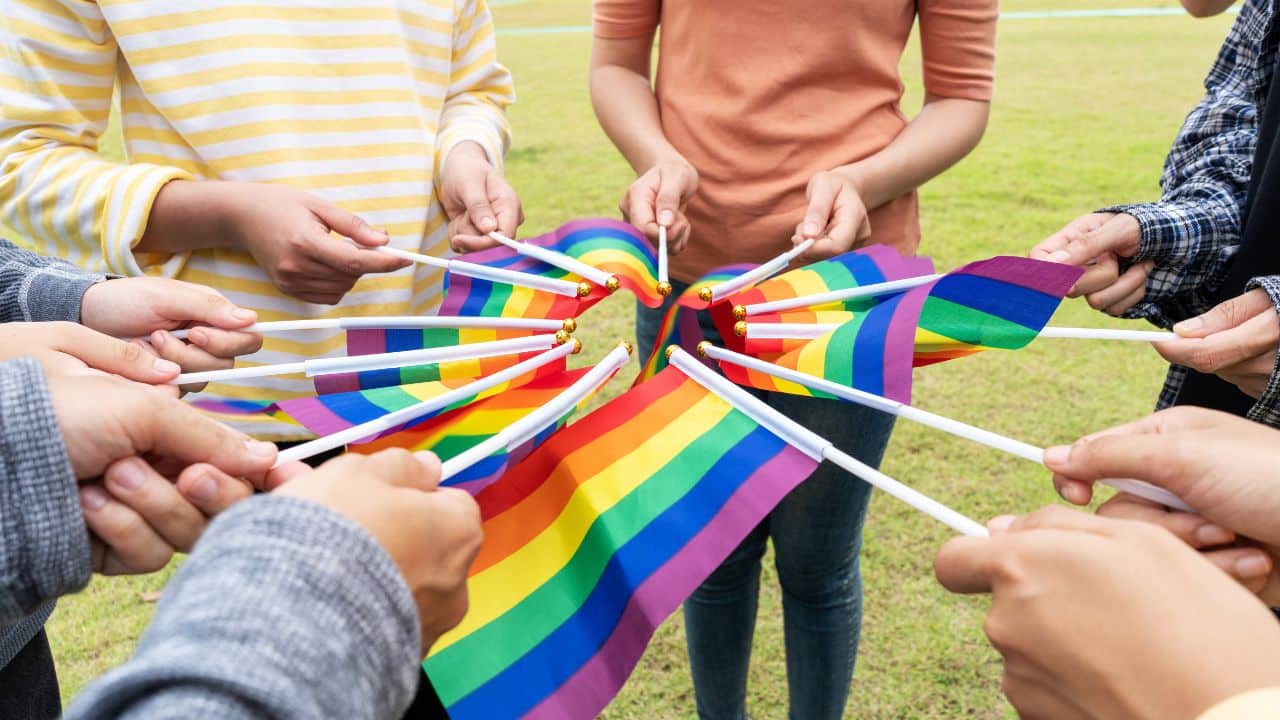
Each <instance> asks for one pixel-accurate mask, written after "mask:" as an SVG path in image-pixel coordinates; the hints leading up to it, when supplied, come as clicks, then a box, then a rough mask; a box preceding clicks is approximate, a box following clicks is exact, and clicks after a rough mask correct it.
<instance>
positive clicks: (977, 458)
mask: <svg viewBox="0 0 1280 720" xmlns="http://www.w3.org/2000/svg"><path fill="white" fill-rule="evenodd" d="M1004 5H1005V7H1004V9H1005V10H1037V9H1068V8H1086V7H1087V8H1098V7H1135V6H1137V7H1170V6H1173V3H1172V2H1169V1H1163V2H1153V1H1152V0H1135V1H1133V2H1129V1H1127V0H1104V1H1090V2H1084V1H1083V0H1006V2H1005V3H1004ZM495 12H496V14H497V16H498V24H499V27H500V28H507V29H514V28H520V27H537V26H581V25H585V24H587V23H588V22H589V20H590V10H589V3H587V2H586V1H585V0H531V1H529V2H506V3H502V4H500V5H498V6H497V7H496V9H495ZM1229 23H1230V20H1229V18H1216V19H1212V20H1207V21H1195V20H1191V19H1189V18H1186V17H1139V18H1101V19H1066V20H1064V19H1058V20H1016V21H1008V22H1006V23H1004V24H1003V26H1002V27H1001V29H1000V39H999V45H1000V47H999V70H998V90H997V99H996V102H995V106H994V109H993V112H992V120H991V126H990V129H989V130H988V132H987V136H986V139H985V141H984V142H983V144H982V146H981V147H980V148H979V149H978V150H977V152H975V153H974V154H973V156H972V157H970V158H969V159H968V160H966V161H965V162H964V163H963V164H962V165H960V166H959V167H957V168H956V169H955V170H953V171H952V172H950V173H949V174H948V175H947V176H946V177H944V178H942V179H940V180H938V181H936V182H934V183H932V184H930V185H929V186H928V187H926V188H924V190H923V192H922V206H923V221H924V229H925V241H924V245H923V247H922V251H923V252H926V253H928V254H931V255H932V256H933V257H934V258H935V260H936V261H937V263H938V266H939V267H941V268H948V267H952V266H955V265H957V264H960V263H962V262H965V261H969V260H974V259H979V258H983V257H988V256H991V255H994V254H1000V253H1011V254H1022V253H1025V252H1026V251H1027V249H1028V248H1030V246H1031V245H1032V244H1034V243H1035V242H1036V241H1038V240H1040V239H1041V238H1043V237H1044V236H1045V235H1047V234H1048V233H1050V232H1052V231H1053V230H1056V229H1057V228H1058V227H1059V226H1061V225H1062V224H1063V223H1064V222H1066V221H1067V220H1068V219H1070V218H1072V217H1074V216H1075V215H1077V214H1079V213H1081V212H1085V211H1088V210H1091V209H1093V208H1095V207H1098V206H1100V205H1103V204H1107V203H1111V202H1120V201H1130V200H1142V199H1149V198H1151V197H1153V196H1154V195H1155V194H1156V193H1157V187H1156V181H1157V179H1158V177H1159V171H1160V165H1161V162H1162V160H1163V156H1164V153H1165V151H1166V150H1167V149H1168V145H1169V142H1170V140H1171V139H1172V137H1173V135H1174V133H1175V131H1176V130H1177V127H1178V125H1179V124H1180V122H1181V119H1182V117H1183V115H1184V114H1185V113H1186V111H1187V109H1189V108H1190V106H1191V105H1192V104H1193V103H1194V102H1195V100H1196V99H1197V98H1198V97H1199V94H1200V81H1201V78H1202V77H1203V75H1204V73H1205V71H1206V70H1207V68H1208V66H1209V63H1210V62H1211V60H1212V58H1213V55H1214V52H1215V51H1216V48H1217V46H1218V44H1219V43H1220V41H1221V39H1222V37H1223V35H1224V34H1225V33H1226V30H1227V27H1228V25H1229ZM589 42H590V38H589V36H588V35H586V34H583V33H565V34H557V35H531V34H509V35H503V37H501V38H500V54H501V57H502V58H503V60H504V61H505V62H506V63H507V64H508V65H509V66H510V67H511V68H512V69H513V71H514V72H515V77H516V82H517V86H518V89H519V92H520V102H519V103H518V104H517V106H516V107H515V109H514V110H513V112H512V120H513V123H514V126H515V131H516V141H515V147H514V148H513V149H512V151H511V154H510V159H509V165H508V168H509V174H510V176H511V178H512V180H513V182H514V183H515V185H516V186H517V188H519V190H520V191H521V193H522V195H523V197H524V202H525V208H526V212H527V214H528V218H529V220H528V224H527V226H526V229H527V230H528V231H534V230H541V229H546V228H551V227H554V226H556V225H558V224H559V223H561V222H563V221H565V220H567V219H570V218H574V217H580V216H587V215H601V214H606V215H608V214H613V213H614V212H616V210H615V208H616V202H617V198H618V195H619V193H620V192H621V190H622V189H623V188H624V187H625V186H626V184H627V183H628V181H629V179H630V174H629V171H628V169H627V167H626V165H625V164H624V163H623V162H622V161H621V160H620V159H619V158H618V157H617V155H616V153H615V152H614V151H613V149H612V147H611V146H610V145H609V143H608V141H607V139H606V138H605V137H604V135H603V134H602V133H601V132H600V130H599V129H598V128H597V126H596V123H595V120H594V117H593V116H592V113H591V108H590V104H589V102H588V99H587V95H586V91H585V88H586V58H587V52H588V48H589ZM903 74H904V76H905V77H906V78H907V86H908V98H907V100H906V102H905V107H907V108H909V109H910V108H915V107H917V106H918V104H919V98H920V87H919V80H918V77H919V60H918V48H917V46H915V45H914V44H913V45H912V46H911V48H909V50H908V52H907V58H906V60H904V62H903ZM114 145H115V144H114V143H113V146H114ZM1060 314H1061V317H1059V318H1058V319H1057V320H1058V322H1059V323H1060V324H1067V323H1070V324H1081V325H1103V324H1108V325H1114V324H1116V323H1114V322H1111V321H1104V319H1103V318H1101V317H1100V316H1098V315H1096V314H1094V313H1093V312H1092V311H1090V310H1089V308H1088V307H1087V306H1085V305H1083V304H1082V303H1078V302H1077V303H1070V304H1068V305H1067V306H1066V307H1065V308H1064V309H1063V310H1062V312H1061V313H1060ZM631 315H632V311H631V308H630V306H629V304H628V303H627V302H625V301H624V300H622V299H616V300H611V301H610V302H609V303H607V304H605V305H603V306H601V307H600V308H598V309H596V310H594V311H593V312H592V313H591V314H590V315H589V316H588V317H587V318H585V319H584V321H583V323H582V330H581V331H580V333H579V334H580V336H581V337H582V338H583V340H584V342H586V344H587V348H588V353H586V354H585V355H586V357H585V359H586V360H590V359H593V358H595V357H599V355H601V354H602V353H603V352H604V351H605V350H607V349H608V348H610V347H612V346H613V344H614V342H616V340H618V339H621V338H626V337H629V336H630V331H629V328H630V323H631ZM1162 371H1163V365H1162V363H1161V361H1160V359H1159V358H1158V357H1157V356H1156V355H1155V354H1154V353H1153V352H1151V351H1150V350H1148V349H1146V348H1144V347H1141V346H1134V345H1129V344H1112V345H1107V344H1097V343H1094V344H1090V343H1084V342H1074V341H1044V342H1042V343H1038V344H1036V345H1034V346H1032V347H1031V348H1029V349H1026V350H1023V351H1020V352H1017V353H997V352H992V353H986V354H983V355H978V356H975V357H972V358H968V359H964V360H962V361H959V362H956V363H952V364H949V365H942V366H936V367H930V368H926V369H924V370H921V371H919V372H917V373H916V393H915V398H916V402H917V404H918V405H920V406H921V407H924V408H927V409H929V410H933V411H936V412H939V413H942V414H945V415H950V416H952V417H955V418H958V419H960V420H964V421H967V422H971V423H974V424H977V425H980V426H983V427H987V428H990V429H992V430H995V431H998V432H1004V433H1009V434H1012V435H1014V436H1016V437H1018V438H1021V439H1023V440H1026V441H1028V442H1032V443H1037V444H1050V443H1056V442H1063V441H1069V440H1072V439H1074V438H1076V437H1077V436H1079V435H1081V434H1083V433H1085V432H1088V431H1091V430H1094V429H1098V428H1101V427H1103V426H1107V425H1110V424H1113V423H1116V422H1119V421H1123V420H1127V419H1131V418H1134V417H1137V416H1139V415H1141V414H1143V413H1145V412H1147V411H1148V410H1149V409H1150V407H1151V405H1152V403H1153V401H1154V398H1155V396H1156V393H1157V390H1158V388H1159V386H1160V381H1161V377H1162ZM628 381H629V377H626V376H624V377H621V378H619V380H617V381H615V383H614V385H613V386H612V388H611V393H616V392H618V391H620V390H621V389H623V388H624V387H625V386H626V384H627V382H628ZM885 470H886V471H887V472H888V473H889V474H891V475H893V476H895V477H897V478H899V479H901V480H903V481H905V482H907V483H909V484H911V485H913V486H915V487H917V488H919V489H920V490H922V491H924V492H926V493H928V494H930V495H932V496H934V497H936V498H938V499H939V500H941V501H943V502H946V503H948V504H951V505H954V506H955V507H956V508H958V509H960V510H961V511H963V512H965V513H967V514H970V515H971V516H974V517H979V518H986V517H989V516H992V515H995V514H1000V513H1007V512H1021V511H1027V510H1031V509H1033V508H1036V507H1039V506H1041V505H1044V504H1046V503H1050V502H1053V501H1054V499H1055V497H1054V494H1053V492H1052V488H1051V486H1050V484H1049V482H1048V477H1047V475H1046V473H1045V472H1044V471H1043V470H1041V469H1039V468H1037V467H1034V466H1031V465H1029V464H1028V463H1026V462H1024V461H1021V460H1018V459H1014V458H1010V457H1006V456H1002V455H999V454H997V453H996V452H994V451H991V450H988V449H986V448H982V447H977V446H975V445H972V444H970V443H967V442H965V441H962V440H957V439H953V438H951V437H949V436H945V435H942V434H939V433H937V432H934V431H930V430H926V429H922V428H919V427H913V426H910V425H899V428H898V432H897V433H896V434H895V436H894V440H893V443H892V445H891V447H890V450H889V454H888V458H887V460H886V462H885ZM850 482H855V481H854V480H852V479H851V480H850ZM948 536H949V533H948V531H947V530H946V529H945V528H943V527H941V526H939V525H938V524H936V523H935V522H933V521H932V520H930V519H928V518H925V517H923V516H921V515H918V514H915V513H913V512H912V511H910V510H908V509H906V508H905V507H904V506H902V505H900V504H898V503H896V502H895V501H893V500H891V499H888V498H886V497H884V496H880V495H878V496H877V497H876V498H875V500H874V502H873V506H872V509H871V517H870V519H869V521H868V526H867V539H866V551H865V554H864V556H863V571H864V578H865V583H866V608H865V613H866V619H865V626H864V630H863V636H862V654H861V658H860V661H859V664H858V673H857V679H856V681H855V684H854V688H853V693H852V698H851V700H850V704H849V708H848V716H849V717H859V718H908V717H910V718H917V717H918V718H944V717H945V718H952V717H979V718H985V717H1003V716H1006V715H1009V714H1010V713H1011V711H1010V709H1009V708H1008V706H1007V705H1006V704H1005V703H1004V702H1003V700H1002V698H1001V697H1000V695H999V667H1000V666H999V658H998V657H997V656H996V655H995V653H993V652H992V651H990V650H989V649H988V647H987V645H986V643H985V641H984V640H983V637H982V633H981V618H982V614H983V611H984V608H985V602H984V601H983V600H982V599H972V598H957V597H952V596H950V595H948V594H946V593H945V592H943V591H942V590H941V589H940V588H939V587H938V586H937V585H936V584H935V582H934V581H933V577H932V572H931V561H932V557H933V553H934V551H935V550H936V548H937V547H938V546H939V544H940V543H942V542H943V541H944V540H945V539H946V538H947V537H948ZM166 578H167V573H161V574H159V575H156V576H152V577H147V578H139V579H101V578H98V579H95V580H94V582H93V584H92V585H91V586H90V588H89V589H88V590H87V591H86V592H85V593H83V594H81V595H78V596H76V597H73V598H68V599H66V600H65V601H63V602H62V604H61V606H60V608H59V610H58V612H57V613H56V614H55V615H54V618H53V621H52V623H51V625H50V631H51V636H52V640H53V645H54V651H55V653H56V655H57V658H58V660H59V665H60V672H61V675H62V679H63V683H64V687H63V689H64V694H65V696H66V697H71V696H73V695H74V694H75V693H76V692H78V691H79V689H80V688H81V687H83V685H84V684H85V683H86V682H87V681H88V680H89V679H90V678H92V677H94V676H95V675H97V674H99V673H101V672H103V671H105V670H106V669H108V668H110V667H111V666H113V665H115V664H117V663H119V662H120V661H122V660H123V659H124V658H126V657H127V655H128V653H129V652H130V650H131V648H132V644H133V642H134V641H135V639H136V638H137V636H138V634H139V632H140V631H141V630H142V628H143V627H144V625H145V624H146V622H147V619H148V617H149V615H150V611H151V605H149V604H148V603H147V602H146V601H145V600H144V598H143V595H144V593H147V592H149V591H155V590H158V589H160V588H161V587H163V585H164V582H165V579H166ZM764 585H765V590H764V594H763V598H762V603H761V612H760V620H759V624H758V627H757V632H756V651H755V655H754V658H753V665H752V684H751V696H750V699H751V707H752V712H753V715H754V716H755V717H757V718H781V717H785V714H786V681H785V673H784V669H783V668H784V666H783V649H782V636H781V623H780V608H779V599H778V592H777V589H776V584H775V583H774V582H773V581H772V579H771V576H767V578H766V582H765V583H764ZM264 642H269V638H264ZM691 708H692V697H691V690H690V683H689V679H688V670H687V664H686V660H685V655H684V648H683V644H682V634H681V629H680V621H679V617H678V616H677V617H673V618H672V619H671V620H670V621H669V622H668V623H667V624H666V625H665V626H664V627H663V628H662V630H661V632H660V633H659V634H658V636H657V638H656V639H655V641H654V643H653V645H652V646H651V648H650V650H649V653H648V655H647V656H646V657H645V659H644V660H643V662H642V663H641V665H640V668H639V669H638V670H637V672H636V674H635V675H634V677H633V678H632V680H631V682H630V684H629V685H628V686H627V688H626V689H625V690H624V691H623V693H622V695H621V696H620V697H619V698H618V700H617V701H616V702H615V703H614V705H613V706H612V707H611V708H610V709H609V711H608V713H607V714H606V715H607V716H608V717H611V718H632V717H636V718H639V717H643V718H655V717H657V718H680V717H690V716H691V715H692V711H691Z"/></svg>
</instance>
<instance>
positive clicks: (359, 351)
mask: <svg viewBox="0 0 1280 720" xmlns="http://www.w3.org/2000/svg"><path fill="white" fill-rule="evenodd" d="M572 322H573V321H572V320H566V321H565V323H572ZM563 327H565V328H575V329H576V327H577V325H576V323H575V324H572V325H568V324H566V325H564V326H563ZM529 335H530V333H529V332H528V331H526V330H519V329H504V328H462V329H458V328H426V329H421V328H415V329H403V330H397V329H376V328H375V329H359V330H348V331H347V355H348V356H359V355H377V354H380V353H390V352H404V351H408V350H424V349H427V348H438V347H452V346H455V345H466V344H471V343H480V342H494V341H497V340H510V339H513V338H519V337H528V336H529ZM536 354H537V353H536V352H527V353H513V354H508V355H493V356H489V357H484V358H477V359H469V360H453V361H447V362H441V363H431V364H428V365H410V366H408V367H401V368H386V369H382V370H367V371H364V372H347V373H331V374H327V375H317V376H315V377H314V378H312V380H313V381H314V383H315V388H316V392H317V393H319V394H321V395H328V394H332V393H345V392H354V391H356V390H370V389H373V388H381V387H395V386H398V385H413V384H417V383H424V382H434V381H436V380H461V379H472V378H478V377H483V376H485V375H491V374H493V373H495V372H498V371H499V370H502V369H504V368H508V367H511V366H512V365H515V364H516V363H518V362H520V361H522V360H527V359H529V358H530V357H532V356H533V355H536Z"/></svg>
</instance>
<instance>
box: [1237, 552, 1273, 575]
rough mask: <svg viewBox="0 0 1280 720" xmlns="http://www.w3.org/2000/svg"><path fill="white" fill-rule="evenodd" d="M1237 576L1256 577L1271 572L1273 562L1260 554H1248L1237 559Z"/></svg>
mask: <svg viewBox="0 0 1280 720" xmlns="http://www.w3.org/2000/svg"><path fill="white" fill-rule="evenodd" d="M1233 570H1234V571H1235V574H1236V577H1241V578H1256V577H1262V576H1263V575H1266V574H1267V573H1269V572H1271V563H1269V562H1267V560H1266V558H1263V557H1260V556H1258V555H1247V556H1245V557H1242V558H1240V559H1239V560H1237V561H1236V564H1235V565H1234V566H1233Z"/></svg>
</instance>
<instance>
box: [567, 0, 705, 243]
mask: <svg viewBox="0 0 1280 720" xmlns="http://www.w3.org/2000/svg"><path fill="white" fill-rule="evenodd" d="M593 9H594V13H595V18H594V28H593V29H594V35H595V37H594V39H593V41H592V45H591V71H590V89H591V105H592V107H593V108H594V109H595V113H596V118H597V119H599V121H600V127H601V128H603V129H604V131H605V134H606V135H608V136H609V139H610V140H612V141H613V144H614V145H615V146H616V147H617V148H618V150H619V152H621V153H622V156H623V157H625V158H626V160H627V162H628V163H630V165H631V167H632V169H634V170H635V172H636V175H637V179H636V181H635V182H633V183H632V184H631V186H630V187H628V189H627V191H626V192H625V193H624V195H623V197H622V201H621V202H620V203H619V209H620V210H621V212H622V215H623V217H625V218H626V219H627V221H628V222H630V223H631V224H633V225H635V226H636V227H638V228H640V229H641V230H642V231H644V233H645V234H646V235H647V236H648V237H649V239H650V240H653V241H655V242H656V241H657V239H658V226H659V225H662V226H664V227H666V228H667V229H668V242H669V243H670V245H669V246H668V250H669V251H670V252H671V253H672V254H673V255H674V254H678V253H680V252H681V251H682V250H683V249H684V248H685V246H686V245H687V244H688V240H689V233H690V227H689V221H688V219H687V218H686V217H685V215H684V209H685V206H686V205H687V204H688V202H689V200H690V199H691V198H692V197H693V195H694V193H696V192H697V189H698V172H697V170H696V169H695V168H694V167H693V166H692V165H690V164H689V162H688V161H687V160H686V159H685V158H684V156H683V155H681V154H680V152H679V151H678V150H676V148H675V146H673V145H672V144H671V143H670V142H669V141H668V140H667V137H666V134H665V133H664V132H663V130H662V121H661V118H660V117H659V111H658V98H657V96H656V95H655V94H654V91H653V85H652V75H651V61H652V55H653V38H654V34H655V32H656V30H657V27H658V19H659V17H658V13H659V5H658V3H656V2H651V1H642V2H626V1H623V2H618V1H611V2H600V1H599V0H597V2H595V3H593Z"/></svg>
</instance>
